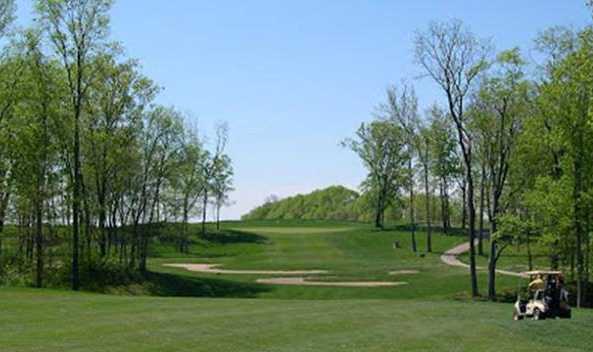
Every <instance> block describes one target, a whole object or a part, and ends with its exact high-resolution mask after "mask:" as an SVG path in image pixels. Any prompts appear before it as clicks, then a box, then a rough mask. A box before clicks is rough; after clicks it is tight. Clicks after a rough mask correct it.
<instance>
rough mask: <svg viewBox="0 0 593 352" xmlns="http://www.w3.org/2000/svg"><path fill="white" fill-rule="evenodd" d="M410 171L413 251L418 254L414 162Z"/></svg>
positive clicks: (409, 166) (409, 164) (409, 168)
mask: <svg viewBox="0 0 593 352" xmlns="http://www.w3.org/2000/svg"><path fill="white" fill-rule="evenodd" d="M408 171H409V172H410V227H411V230H412V251H413V252H414V253H416V252H418V245H417V244H416V215H415V213H416V212H415V209H414V207H415V204H414V176H413V169H412V160H411V159H410V161H409V162H408Z"/></svg>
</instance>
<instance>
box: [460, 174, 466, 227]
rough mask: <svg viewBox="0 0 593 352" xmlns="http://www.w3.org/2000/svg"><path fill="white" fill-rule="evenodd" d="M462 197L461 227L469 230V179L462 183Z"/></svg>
mask: <svg viewBox="0 0 593 352" xmlns="http://www.w3.org/2000/svg"><path fill="white" fill-rule="evenodd" d="M461 198H462V200H463V204H462V205H461V228H462V229H463V230H467V204H468V201H467V181H466V180H463V183H462V184H461Z"/></svg>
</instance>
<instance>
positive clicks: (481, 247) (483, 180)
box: [478, 164, 486, 255]
mask: <svg viewBox="0 0 593 352" xmlns="http://www.w3.org/2000/svg"><path fill="white" fill-rule="evenodd" d="M485 187H486V167H485V166H484V164H482V175H481V179H480V230H479V231H478V254H479V255H484V244H483V243H482V242H483V238H484V189H485Z"/></svg>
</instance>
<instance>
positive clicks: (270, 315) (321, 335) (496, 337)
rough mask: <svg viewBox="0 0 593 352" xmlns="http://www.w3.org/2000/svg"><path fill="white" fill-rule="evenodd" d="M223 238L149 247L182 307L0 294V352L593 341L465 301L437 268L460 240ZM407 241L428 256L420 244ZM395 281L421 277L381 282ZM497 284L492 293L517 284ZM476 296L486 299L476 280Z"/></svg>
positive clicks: (299, 233)
mask: <svg viewBox="0 0 593 352" xmlns="http://www.w3.org/2000/svg"><path fill="white" fill-rule="evenodd" d="M196 228H197V227H196ZM224 229H225V230H224V231H223V232H221V233H218V234H213V235H210V236H209V237H208V238H207V239H198V238H195V240H196V243H195V244H194V245H192V247H191V251H190V253H189V254H183V255H180V254H179V253H178V252H176V251H175V250H174V248H173V247H171V246H167V245H156V246H155V245H153V247H152V257H151V258H150V261H149V268H150V270H151V271H152V274H151V277H152V280H153V281H154V282H157V281H158V282H159V283H160V284H159V286H158V287H159V290H160V291H159V292H158V294H160V295H161V296H191V297H184V298H182V297H150V296H113V295H97V294H88V293H72V292H68V291H52V290H34V289H14V288H10V289H6V288H4V289H0V351H10V352H21V351H85V352H86V351H116V352H117V351H126V352H127V351H209V352H217V351H270V352H271V351H297V352H298V351H375V352H381V351H404V352H405V351H472V352H473V351H476V352H481V351H590V346H591V344H592V343H593V337H592V336H591V334H590V333H589V331H590V330H591V329H592V328H593V312H592V311H589V310H579V311H576V312H575V314H574V319H573V320H570V321H559V320H558V321H541V322H533V321H522V322H514V321H512V320H511V314H512V305H510V304H500V303H498V304H494V303H485V302H473V301H471V300H468V299H467V292H468V290H469V275H468V273H467V271H466V270H465V269H463V268H454V267H449V266H446V265H444V264H443V263H441V261H440V258H439V257H440V254H441V253H443V252H444V251H446V250H447V249H450V248H451V247H453V246H455V245H457V244H459V243H463V242H464V241H465V238H463V237H449V236H443V235H439V234H435V236H434V239H433V241H434V253H422V254H423V255H417V254H414V253H412V251H411V250H410V246H411V241H410V239H411V236H410V233H409V232H405V231H401V230H398V229H395V228H394V229H393V230H388V231H375V230H374V229H372V228H371V227H370V226H367V225H363V224H353V223H343V224H340V223H318V222H306V223H298V222H297V223H269V222H261V223H226V224H224ZM196 232H197V231H196ZM417 237H418V246H419V249H420V251H421V252H424V248H425V234H424V233H423V232H418V233H417ZM395 241H398V242H399V244H400V246H401V248H399V249H394V248H393V243H394V242H395ZM165 263H218V264H223V267H224V268H229V269H260V270H313V269H324V270H328V271H330V273H329V274H327V275H316V276H315V278H316V279H317V280H330V281H332V280H338V281H369V280H375V281H406V282H408V285H406V286H400V287H387V288H339V287H297V286H268V285H260V284H257V283H255V280H256V279H257V278H260V277H273V275H272V276H269V275H266V276H262V275H215V274H206V273H194V272H190V271H187V270H183V269H178V268H169V267H164V266H163V264H165ZM397 270H418V271H419V273H418V274H417V275H403V276H391V275H389V274H388V273H389V272H390V271H397ZM498 280H499V281H498V283H499V288H511V287H516V284H517V281H516V279H514V278H506V277H502V276H499V279H498ZM480 286H481V289H482V291H483V292H484V290H485V286H486V277H485V274H484V273H481V274H480ZM460 297H461V299H458V298H460Z"/></svg>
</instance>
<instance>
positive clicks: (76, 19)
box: [36, 0, 112, 290]
mask: <svg viewBox="0 0 593 352" xmlns="http://www.w3.org/2000/svg"><path fill="white" fill-rule="evenodd" d="M111 4H112V1H111V0H37V1H36V10H37V14H38V16H39V20H40V21H39V22H40V23H41V24H42V26H43V28H44V29H45V31H46V33H47V34H48V36H49V38H50V40H51V42H52V44H53V48H54V51H55V53H56V55H57V56H58V57H59V58H60V59H61V61H62V65H63V67H64V70H65V72H66V78H67V82H68V88H69V94H70V112H71V116H72V120H73V129H74V133H73V137H72V139H73V140H72V172H71V178H72V181H71V182H72V289H73V290H78V289H79V288H80V273H79V245H80V244H79V240H80V220H81V203H82V201H83V198H84V194H83V178H82V165H81V140H80V135H81V118H82V114H83V108H84V103H85V100H86V98H87V96H88V90H89V87H90V82H91V80H92V78H93V76H94V74H95V72H94V71H93V70H92V65H91V63H92V60H93V58H94V57H96V56H97V55H99V54H100V53H101V52H103V50H104V49H105V40H106V38H107V34H108V30H109V15H108V12H109V10H110V8H111Z"/></svg>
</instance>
